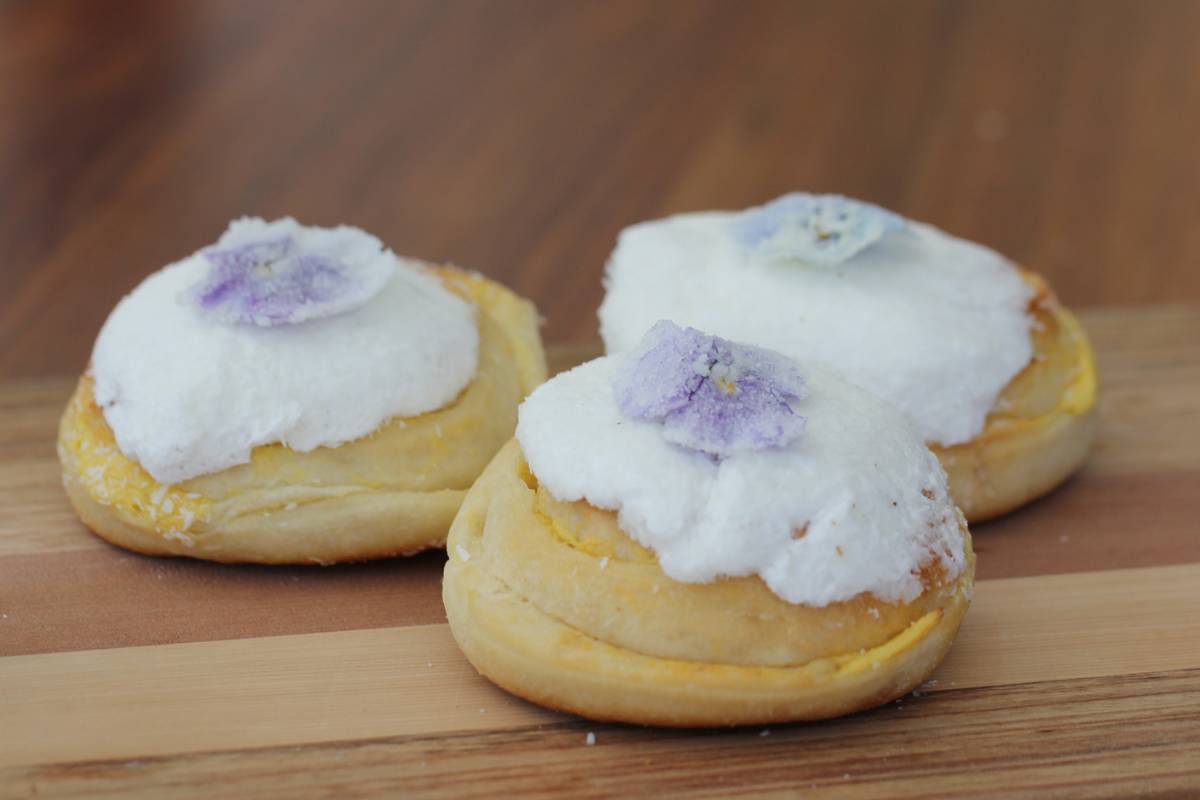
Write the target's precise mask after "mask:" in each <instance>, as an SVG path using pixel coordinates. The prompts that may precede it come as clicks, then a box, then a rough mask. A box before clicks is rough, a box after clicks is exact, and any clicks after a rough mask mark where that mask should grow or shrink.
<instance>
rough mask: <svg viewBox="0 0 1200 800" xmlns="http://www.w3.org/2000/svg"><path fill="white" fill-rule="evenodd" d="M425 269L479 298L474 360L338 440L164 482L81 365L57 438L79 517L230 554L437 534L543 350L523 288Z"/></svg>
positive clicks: (289, 559)
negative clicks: (452, 388)
mask: <svg viewBox="0 0 1200 800" xmlns="http://www.w3.org/2000/svg"><path fill="white" fill-rule="evenodd" d="M431 269H433V271H434V272H435V274H437V275H438V277H439V278H440V279H441V280H442V282H443V284H444V285H445V286H446V287H447V288H448V289H450V290H451V291H453V292H455V293H456V294H458V295H460V296H462V297H463V298H465V299H467V300H468V301H470V302H471V303H472V304H473V305H475V306H476V307H477V308H478V310H479V314H478V324H479V366H478V369H477V371H476V374H475V376H474V377H473V378H472V381H471V383H470V384H469V385H468V386H467V387H466V388H465V389H464V390H463V391H462V393H461V394H460V395H459V396H458V397H457V398H456V399H455V400H454V401H453V402H452V403H451V404H449V405H447V406H445V407H443V408H441V409H438V410H436V411H433V412H429V413H426V414H421V415H419V416H416V417H408V418H393V419H390V420H387V421H386V422H385V423H384V424H383V425H382V426H380V428H379V429H377V430H376V431H375V432H374V433H372V434H371V435H369V436H367V437H364V438H361V439H356V440H354V441H352V442H347V443H346V444H343V445H340V446H338V447H321V448H318V449H316V450H313V451H310V452H307V453H299V452H296V451H293V450H289V449H288V448H286V447H284V446H282V445H277V444H276V445H266V446H263V447H258V448H255V450H254V451H253V453H252V454H251V461H250V463H248V464H243V465H239V466H236V467H232V468H230V469H227V470H222V471H220V472H217V473H213V474H209V475H201V476H199V477H196V478H193V479H191V480H187V481H184V482H182V483H180V484H178V485H175V486H169V487H168V486H163V485H161V484H159V483H157V482H156V481H155V480H154V479H153V478H151V477H150V475H149V474H148V473H146V471H145V470H144V469H142V468H141V466H139V465H138V464H137V463H136V462H134V461H132V460H130V459H129V458H127V457H125V456H124V455H123V454H122V453H121V452H120V451H119V450H118V449H117V447H116V443H115V440H114V437H113V432H112V430H111V428H109V426H108V424H107V422H106V421H105V419H104V415H103V413H102V412H101V410H100V409H99V407H98V406H97V405H96V403H95V400H94V398H93V396H92V380H91V377H90V376H89V375H87V374H85V375H84V376H83V377H82V378H81V379H80V381H79V385H78V387H77V389H76V391H75V394H74V396H73V397H72V398H71V401H70V403H69V404H68V406H67V409H66V412H65V413H64V415H63V418H62V422H61V424H60V426H59V439H58V449H59V457H60V460H61V461H62V465H63V482H64V485H65V487H66V490H67V495H68V497H69V498H70V500H71V503H72V504H73V505H74V507H75V510H76V512H77V513H78V514H79V517H80V519H82V520H83V522H84V524H86V525H87V526H88V527H89V528H91V529H92V531H94V532H95V533H96V534H97V535H99V536H101V537H102V538H104V539H107V540H108V541H110V542H112V543H113V544H116V545H120V546H121V547H125V548H128V549H130V550H135V551H138V552H141V553H146V554H150V555H175V556H191V557H194V558H202V559H208V560H213V561H225V562H258V563H271V564H278V563H333V562H339V561H357V560H364V559H371V558H382V557H385V556H393V555H402V554H409V553H415V552H417V551H420V550H424V549H427V548H431V547H438V546H441V545H442V543H443V542H444V541H445V538H446V532H447V530H448V528H449V526H450V522H451V520H452V519H453V518H454V515H455V513H456V512H457V510H458V507H459V505H460V503H461V502H462V499H463V497H464V495H465V494H466V490H467V489H468V488H469V487H470V485H471V484H472V482H473V481H474V480H475V478H476V477H477V476H478V474H479V473H480V471H481V470H482V469H483V468H484V466H485V465H486V464H487V462H488V461H489V459H490V458H491V457H492V455H493V454H495V452H496V451H497V449H499V448H500V446H501V445H502V444H503V443H504V442H505V441H506V440H508V438H509V437H511V436H512V432H513V429H514V428H515V426H516V415H517V406H518V405H519V404H520V402H521V400H522V399H523V398H524V397H525V395H527V394H528V393H529V392H530V391H532V390H533V389H534V388H535V387H536V386H537V385H538V384H540V383H541V382H543V381H544V380H545V378H546V364H545V357H544V355H543V352H542V345H541V340H540V338H539V335H538V330H537V328H538V320H537V313H536V311H535V309H534V307H533V305H532V304H531V303H530V302H528V301H526V300H523V299H521V298H520V297H518V296H517V295H516V294H514V293H512V292H511V291H509V290H508V289H506V288H504V287H503V286H500V285H499V284H497V283H494V282H492V281H489V280H487V279H486V278H484V277H483V276H481V275H479V274H477V273H471V272H465V271H462V270H458V269H454V268H450V267H437V268H431ZM134 355H136V354H134Z"/></svg>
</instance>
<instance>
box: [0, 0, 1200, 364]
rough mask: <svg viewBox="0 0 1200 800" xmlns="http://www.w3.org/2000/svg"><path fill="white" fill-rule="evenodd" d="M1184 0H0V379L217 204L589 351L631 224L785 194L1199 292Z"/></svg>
mask: <svg viewBox="0 0 1200 800" xmlns="http://www.w3.org/2000/svg"><path fill="white" fill-rule="evenodd" d="M1198 142H1200V2H1186V1H1184V0H1175V1H1172V0H1153V1H1150V0H1147V1H1146V2H1136V1H1134V0H1126V1H1123V2H1119V1H1117V0H1088V1H1086V2H1085V1H1083V0H1080V1H1079V2H1059V1H1057V0H991V1H988V2H984V1H981V0H971V1H970V2H932V1H928V2H886V1H884V0H878V1H875V0H862V1H861V2H848V3H834V2H732V0H729V1H723V0H710V1H709V2H704V1H703V0H694V1H693V0H686V1H685V0H678V1H677V2H645V0H636V1H626V0H621V1H619V2H600V1H598V0H597V1H589V2H567V1H566V0H538V1H536V2H535V1H534V0H493V1H492V2H442V1H439V0H431V1H430V2H414V1H409V0H406V1H405V2H389V1H388V0H380V1H379V2H367V1H366V0H351V1H349V2H341V3H335V2H320V1H319V0H308V1H306V2H284V1H283V0H280V1H279V2H265V1H263V0H256V1H255V2H242V1H240V0H222V1H220V2H183V1H182V0H178V1H176V2H162V1H161V0H128V1H122V2H105V3H98V2H85V0H75V1H73V2H72V1H69V0H63V1H61V2H38V1H37V0H18V1H17V2H9V3H6V4H3V5H0V376H5V375H6V376H14V375H35V374H50V373H64V372H74V371H77V370H79V369H80V368H82V367H83V365H84V363H85V361H86V358H87V355H88V352H89V350H90V347H91V343H92V340H93V338H94V337H95V334H96V332H97V330H98V328H99V326H100V324H101V322H102V321H103V319H104V317H105V315H106V314H107V313H108V311H109V309H110V308H111V306H112V305H113V303H115V302H116V300H117V299H119V298H120V296H121V295H122V294H123V293H125V292H126V291H128V290H129V289H130V288H132V287H133V286H134V285H135V284H136V282H137V281H138V280H139V279H140V278H141V277H142V276H144V275H145V274H147V273H149V272H150V271H152V270H154V269H156V268H158V267H160V266H162V265H163V264H165V263H167V262H169V261H172V260H174V259H176V258H179V257H181V256H183V255H185V254H187V253H189V252H191V251H193V250H195V249H196V248H198V247H200V246H202V245H204V244H206V243H208V242H210V241H211V240H213V239H214V238H215V237H216V236H217V235H218V234H219V233H220V231H221V230H222V229H223V227H224V225H225V223H226V221H227V220H228V219H230V218H231V217H235V216H238V215H241V214H258V215H263V216H276V215H282V214H291V215H294V216H296V217H298V218H299V219H301V220H302V221H305V222H310V223H322V224H332V223H336V222H348V223H352V224H356V225H360V226H362V227H365V228H367V229H369V230H371V231H373V232H375V233H377V234H378V235H380V236H381V237H382V238H383V239H384V240H385V241H387V242H388V243H389V244H390V245H391V246H392V247H393V248H394V249H395V250H397V251H398V252H401V253H404V254H411V255H414V256H419V257H423V258H427V259H435V260H448V261H454V262H457V263H459V264H463V265H467V266H471V267H474V268H476V269H479V270H481V271H483V272H485V273H488V274H489V275H492V276H495V277H497V278H499V279H501V280H504V281H506V282H508V283H510V284H511V285H513V286H514V287H515V288H516V289H517V290H519V291H521V292H523V293H525V294H527V295H529V296H531V297H533V298H534V299H535V300H536V301H537V302H538V304H539V306H540V308H541V310H542V313H543V314H544V315H545V317H546V320H547V325H546V330H545V334H546V336H547V338H548V339H550V340H559V341H561V340H565V339H579V338H589V337H594V336H595V315H594V310H595V307H596V305H597V303H598V302H599V298H600V294H601V287H600V275H601V271H602V268H603V265H604V261H605V258H606V256H607V254H608V252H609V250H610V249H611V247H612V245H613V241H614V237H615V236H616V234H617V232H618V231H619V230H620V229H621V228H622V227H623V226H625V225H628V224H630V223H632V222H635V221H638V220H641V219H645V218H649V217H655V216H660V215H664V214H668V213H672V212H676V211H683V210H688V209H700V208H713V207H740V206H744V205H748V204H752V203H756V202H760V201H763V200H766V199H768V198H770V197H772V196H775V195H777V194H780V193H782V192H785V191H789V190H793V189H811V190H816V191H836V192H841V193H845V194H849V195H852V196H857V197H861V198H865V199H870V200H873V201H876V202H879V203H882V204H884V205H887V206H890V207H893V208H896V209H898V210H899V211H901V212H903V213H905V214H907V215H910V216H913V217H916V218H919V219H923V220H927V221H930V222H933V223H935V224H937V225H939V226H942V227H944V228H947V229H948V230H950V231H952V232H954V233H957V234H960V235H963V236H967V237H970V238H973V239H977V240H979V241H982V242H984V243H986V244H989V245H991V246H993V247H996V248H998V249H1000V250H1001V251H1003V252H1005V253H1007V254H1008V255H1010V256H1012V257H1013V258H1015V259H1018V260H1020V261H1022V262H1024V263H1026V264H1028V265H1030V266H1032V267H1034V268H1036V269H1038V270H1040V271H1042V272H1044V273H1046V274H1048V275H1049V276H1050V278H1051V280H1052V281H1053V283H1054V284H1055V286H1056V287H1057V288H1058V290H1059V292H1060V294H1061V295H1062V296H1063V297H1064V298H1065V299H1066V300H1067V301H1068V302H1070V303H1072V304H1076V305H1091V304H1130V303H1160V302H1196V301H1200V224H1197V222H1198V220H1200V158H1198V152H1197V150H1198V148H1197V143H1198Z"/></svg>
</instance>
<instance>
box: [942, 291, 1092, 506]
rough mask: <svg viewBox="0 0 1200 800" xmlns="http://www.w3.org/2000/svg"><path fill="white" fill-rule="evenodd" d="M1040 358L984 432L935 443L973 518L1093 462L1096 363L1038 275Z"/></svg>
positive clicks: (1041, 490)
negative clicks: (965, 439)
mask: <svg viewBox="0 0 1200 800" xmlns="http://www.w3.org/2000/svg"><path fill="white" fill-rule="evenodd" d="M1025 277H1026V280H1028V281H1029V282H1030V283H1032V284H1033V285H1034V286H1035V287H1036V288H1037V290H1038V291H1037V295H1036V297H1035V298H1034V300H1033V303H1032V305H1031V308H1030V311H1031V313H1032V314H1033V317H1034V330H1033V343H1034V357H1033V361H1032V362H1031V363H1030V364H1029V365H1028V366H1027V367H1026V368H1025V369H1024V370H1023V371H1021V373H1019V374H1018V375H1017V376H1016V377H1015V378H1013V380H1012V381H1011V382H1010V383H1009V384H1008V386H1006V387H1005V389H1004V391H1003V392H1002V393H1001V395H1000V397H999V399H998V400H997V402H996V405H995V407H994V408H993V410H992V413H991V414H989V415H988V418H987V423H986V424H985V426H984V429H983V432H982V433H981V434H979V436H976V437H975V438H974V439H972V440H970V441H969V442H964V443H962V444H959V445H954V446H952V447H942V446H940V445H937V444H930V448H931V449H932V450H933V452H934V453H936V454H937V456H938V458H939V459H940V460H941V462H942V466H943V467H945V468H946V474H947V476H948V477H949V478H950V496H951V497H953V498H954V501H955V502H956V503H957V504H958V506H959V507H960V508H961V509H962V511H963V513H964V514H965V515H966V517H967V520H968V521H970V522H972V523H975V522H982V521H983V520H987V519H991V518H992V517H997V516H1000V515H1001V514H1005V513H1007V512H1009V511H1012V510H1014V509H1016V508H1019V507H1021V506H1023V505H1025V504H1026V503H1029V502H1030V501H1032V500H1035V499H1037V498H1038V497H1041V496H1042V495H1044V494H1046V493H1047V492H1049V491H1051V490H1052V489H1054V488H1055V487H1056V486H1058V485H1059V484H1060V483H1062V482H1063V481H1065V480H1066V479H1067V478H1069V477H1070V476H1071V475H1072V474H1074V473H1075V471H1076V470H1078V469H1079V468H1080V467H1081V466H1082V465H1083V462H1084V461H1085V460H1086V459H1087V454H1088V449H1089V448H1090V446H1091V442H1092V432H1093V429H1094V427H1095V404H1096V367H1095V360H1094V357H1093V355H1092V348H1091V345H1090V344H1089V343H1088V340H1087V335H1086V334H1085V333H1084V331H1083V328H1082V327H1081V326H1080V324H1079V321H1078V320H1076V319H1075V316H1074V315H1073V314H1071V312H1070V311H1068V310H1067V309H1066V308H1064V307H1063V306H1062V305H1060V304H1059V302H1058V300H1057V299H1055V297H1054V295H1053V293H1051V291H1050V289H1049V287H1048V286H1047V285H1046V283H1045V281H1043V280H1042V279H1041V278H1040V277H1039V276H1037V275H1034V274H1033V273H1025Z"/></svg>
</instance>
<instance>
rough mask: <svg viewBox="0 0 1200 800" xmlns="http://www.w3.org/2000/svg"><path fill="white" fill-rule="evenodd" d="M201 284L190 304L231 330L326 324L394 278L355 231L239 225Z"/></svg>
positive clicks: (206, 254)
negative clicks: (231, 326) (234, 327)
mask: <svg viewBox="0 0 1200 800" xmlns="http://www.w3.org/2000/svg"><path fill="white" fill-rule="evenodd" d="M202 256H203V258H204V259H205V260H206V261H207V262H208V270H207V272H206V273H205V274H204V277H203V278H201V279H200V281H198V282H197V283H196V284H194V285H193V286H191V287H190V288H189V289H187V290H186V291H185V292H184V295H183V300H184V302H185V303H188V304H190V305H193V306H195V307H196V308H197V309H199V310H200V312H201V313H203V314H205V315H206V316H208V317H211V318H213V319H217V320H219V321H221V322H226V323H244V324H252V325H258V326H262V327H273V326H276V325H287V324H294V323H297V322H304V321H305V320H310V319H319V318H321V317H329V316H333V315H334V314H340V313H342V312H343V311H348V310H350V309H352V308H357V307H358V306H361V305H363V304H364V303H366V302H367V301H368V300H370V299H371V298H372V297H374V296H375V295H376V294H378V293H379V291H380V290H381V289H382V288H383V286H384V284H385V283H387V281H388V278H389V277H390V276H391V274H392V270H393V266H392V262H391V260H390V259H391V256H390V253H386V252H385V251H384V250H383V248H382V245H381V244H380V243H379V240H378V239H376V238H375V237H373V236H370V235H369V234H366V233H364V232H362V231H359V230H356V229H353V228H334V229H321V228H303V227H302V226H300V225H299V224H298V223H296V222H295V221H294V220H291V219H283V220H278V221H276V222H271V223H265V222H262V221H261V220H241V221H239V222H236V223H234V225H233V226H231V228H230V230H229V231H228V232H227V233H226V234H225V235H224V236H222V237H221V239H220V241H219V242H218V243H217V244H216V245H214V246H213V247H210V248H208V249H206V250H204V251H202Z"/></svg>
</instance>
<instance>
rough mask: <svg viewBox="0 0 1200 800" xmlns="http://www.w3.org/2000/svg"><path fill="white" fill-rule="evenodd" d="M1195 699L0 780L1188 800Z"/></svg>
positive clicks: (147, 764)
mask: <svg viewBox="0 0 1200 800" xmlns="http://www.w3.org/2000/svg"><path fill="white" fill-rule="evenodd" d="M1198 707H1200V670H1188V671H1181V672H1170V673H1157V674H1141V675H1128V676H1123V677H1119V678H1104V679H1095V680H1091V679H1089V680H1075V681H1057V682H1044V683H1033V684H1024V685H1020V686H1007V687H992V688H980V689H967V690H951V691H941V692H937V693H934V694H927V695H923V696H920V697H912V696H909V697H906V698H903V699H901V700H900V701H899V702H898V703H895V704H892V705H889V706H886V707H884V708H881V709H877V710H875V711H871V712H867V713H863V714H857V715H855V716H852V717H849V718H846V719H841V720H834V721H831V722H826V723H819V724H808V725H793V726H782V727H775V728H771V729H768V730H765V731H764V730H759V729H750V730H737V731H732V732H724V731H696V732H680V731H661V730H645V729H639V728H630V727H620V726H610V725H598V724H595V723H589V722H586V721H582V720H581V721H570V722H560V723H554V724H547V725H543V726H537V727H532V728H518V729H510V730H501V731H489V732H480V733H463V734H456V735H442V736H406V737H396V738H390V739H372V740H366V741H336V742H328V743H324V744H320V745H310V746H306V747H287V748H272V749H267V750H251V751H231V752H206V753H194V754H186V755H180V756H171V757H163V758H146V759H138V760H135V761H116V762H114V761H100V762H76V763H64V764H53V765H46V766H38V767H32V768H24V767H23V768H14V769H9V770H5V771H4V772H3V773H0V786H5V787H7V790H5V789H0V796H3V797H13V798H16V797H31V796H35V795H36V796H37V797H62V798H69V797H135V796H136V797H161V798H189V797H210V796H213V795H221V796H228V797H237V796H249V795H253V796H255V797H279V798H285V797H286V798H298V797H306V798H307V797H344V796H347V795H346V793H347V792H351V791H358V790H361V791H363V792H365V793H370V794H372V795H386V794H403V795H404V796H405V797H453V798H476V797H478V798H491V797H498V796H506V795H507V796H516V797H562V796H571V797H630V796H649V795H657V796H669V797H726V796H730V795H732V794H735V793H741V794H749V795H753V796H755V797H796V796H807V795H808V794H809V793H813V794H819V795H820V796H822V797H827V796H828V797H856V798H896V799H897V800H903V799H904V798H933V797H938V798H941V797H993V798H1043V797H1049V796H1055V797H1059V796H1070V797H1084V798H1108V797H1129V796H1133V795H1137V796H1148V797H1190V796H1195V795H1196V793H1198V792H1200V758H1198V757H1197V756H1198V755H1200V724H1197V718H1196V709H1197V708H1198ZM588 733H592V734H594V736H595V744H594V745H592V746H588V745H587V738H586V737H587V735H588Z"/></svg>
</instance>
